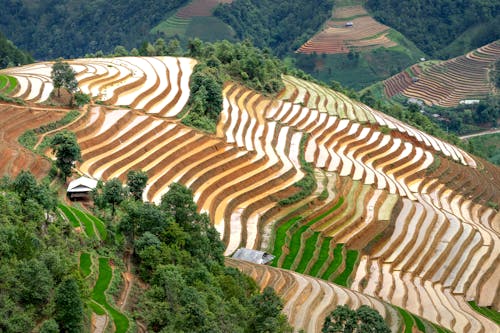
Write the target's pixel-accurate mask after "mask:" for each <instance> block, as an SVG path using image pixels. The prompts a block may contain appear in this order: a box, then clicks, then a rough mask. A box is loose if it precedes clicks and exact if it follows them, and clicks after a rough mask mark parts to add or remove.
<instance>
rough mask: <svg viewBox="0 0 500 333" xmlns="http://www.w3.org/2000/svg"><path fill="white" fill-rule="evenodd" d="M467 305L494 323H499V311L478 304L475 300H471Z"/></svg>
mask: <svg viewBox="0 0 500 333" xmlns="http://www.w3.org/2000/svg"><path fill="white" fill-rule="evenodd" d="M469 305H470V306H471V307H472V308H473V309H474V311H476V312H479V313H480V314H482V315H483V316H485V317H487V318H489V319H491V320H492V321H493V322H495V324H497V325H500V313H499V312H497V311H495V310H494V309H490V308H487V307H483V306H479V305H477V304H476V302H474V301H471V302H469Z"/></svg>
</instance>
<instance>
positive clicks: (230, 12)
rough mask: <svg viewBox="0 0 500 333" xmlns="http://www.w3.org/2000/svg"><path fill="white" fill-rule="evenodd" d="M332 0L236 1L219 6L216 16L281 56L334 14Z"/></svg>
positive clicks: (261, 46)
mask: <svg viewBox="0 0 500 333" xmlns="http://www.w3.org/2000/svg"><path fill="white" fill-rule="evenodd" d="M332 6H333V1H332V0H313V1H307V0H291V1H273V0H236V1H233V2H232V3H229V4H222V5H219V6H218V7H217V8H216V9H215V11H214V15H215V16H216V17H218V18H220V19H221V20H222V21H224V22H225V23H227V24H228V25H230V26H231V27H232V28H233V29H234V30H235V31H236V34H237V36H238V37H239V38H240V39H246V38H250V39H251V40H252V41H253V43H254V44H255V45H256V46H258V47H260V48H266V47H269V48H271V49H272V50H273V52H274V53H275V54H277V55H284V54H286V53H288V52H290V51H294V50H295V49H297V48H298V47H299V46H300V45H301V44H303V43H304V42H305V41H307V39H309V38H310V37H311V36H312V35H314V34H315V33H316V31H317V30H318V29H319V28H320V27H321V25H322V24H323V23H324V22H325V21H326V20H327V19H328V18H329V17H330V15H331V12H332Z"/></svg>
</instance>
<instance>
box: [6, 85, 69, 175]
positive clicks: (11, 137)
mask: <svg viewBox="0 0 500 333" xmlns="http://www.w3.org/2000/svg"><path fill="white" fill-rule="evenodd" d="M14 91H15V90H14ZM66 112H67V111H66V110H55V109H54V110H50V108H38V107H29V106H17V105H11V104H3V103H0V138H1V140H0V156H1V159H0V176H5V175H8V176H10V177H16V176H17V174H18V173H19V172H20V171H21V170H29V171H31V172H32V173H33V174H34V175H35V176H36V177H37V178H41V177H43V176H45V175H46V174H47V173H48V171H49V170H50V163H49V162H48V161H47V160H45V159H44V158H42V157H41V156H39V155H36V154H34V153H33V152H31V151H29V150H28V149H26V148H24V147H22V146H21V145H20V144H19V143H18V141H17V139H18V137H19V136H20V135H21V134H23V133H24V131H26V130H28V129H35V128H37V127H39V126H41V125H45V124H48V123H51V122H54V121H57V120H59V119H61V118H63V117H64V115H65V113H66Z"/></svg>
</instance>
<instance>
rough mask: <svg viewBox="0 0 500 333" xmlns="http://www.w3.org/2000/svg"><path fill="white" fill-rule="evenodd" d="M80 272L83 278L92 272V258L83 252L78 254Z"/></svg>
mask: <svg viewBox="0 0 500 333" xmlns="http://www.w3.org/2000/svg"><path fill="white" fill-rule="evenodd" d="M80 271H81V272H82V274H83V276H84V277H87V276H89V275H90V273H91V272H92V258H91V257H90V253H87V252H83V253H82V254H80Z"/></svg>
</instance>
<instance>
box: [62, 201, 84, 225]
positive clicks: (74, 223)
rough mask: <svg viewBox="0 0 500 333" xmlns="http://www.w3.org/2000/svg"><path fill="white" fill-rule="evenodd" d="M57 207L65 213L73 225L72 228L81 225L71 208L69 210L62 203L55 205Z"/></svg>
mask: <svg viewBox="0 0 500 333" xmlns="http://www.w3.org/2000/svg"><path fill="white" fill-rule="evenodd" d="M57 207H58V208H59V209H60V210H61V211H62V212H63V214H64V215H66V217H67V218H68V220H69V221H70V222H71V225H72V226H73V228H78V227H81V225H80V222H79V221H78V219H77V218H76V216H75V215H73V213H72V212H71V210H69V208H68V207H67V206H65V205H63V204H59V205H57Z"/></svg>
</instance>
